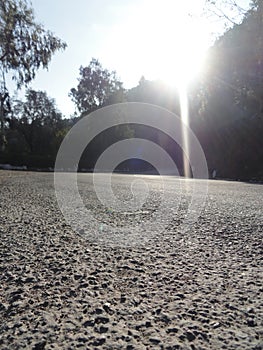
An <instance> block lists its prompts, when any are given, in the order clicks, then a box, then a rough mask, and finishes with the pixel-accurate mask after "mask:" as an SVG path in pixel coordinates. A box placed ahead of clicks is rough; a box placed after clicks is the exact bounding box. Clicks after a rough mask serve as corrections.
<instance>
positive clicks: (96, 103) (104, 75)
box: [69, 58, 124, 113]
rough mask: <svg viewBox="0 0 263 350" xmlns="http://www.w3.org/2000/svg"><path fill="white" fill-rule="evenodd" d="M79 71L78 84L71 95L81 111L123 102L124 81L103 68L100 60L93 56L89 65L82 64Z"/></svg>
mask: <svg viewBox="0 0 263 350" xmlns="http://www.w3.org/2000/svg"><path fill="white" fill-rule="evenodd" d="M79 73H80V77H79V79H78V82H79V83H78V86H77V88H72V89H71V90H70V94H69V96H70V97H71V98H72V101H73V102H74V103H75V104H76V106H77V108H78V110H79V111H80V112H81V113H83V112H92V111H94V110H96V109H97V108H99V107H102V106H104V105H106V104H110V103H112V102H114V103H116V102H122V100H123V94H124V90H123V87H122V82H121V81H119V80H118V79H117V77H116V73H115V72H110V71H109V70H107V69H105V68H103V67H102V65H101V64H100V63H99V61H98V60H96V59H95V58H93V59H92V60H91V62H90V64H89V65H88V67H83V66H81V67H80V69H79Z"/></svg>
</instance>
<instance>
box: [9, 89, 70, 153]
mask: <svg viewBox="0 0 263 350" xmlns="http://www.w3.org/2000/svg"><path fill="white" fill-rule="evenodd" d="M8 123H9V126H10V130H13V131H14V130H16V134H14V135H13V136H14V137H13V139H12V142H11V143H12V144H13V145H14V144H15V143H19V142H18V139H17V132H18V133H19V139H20V140H21V138H22V139H23V144H24V146H25V148H24V151H25V152H27V153H29V154H53V153H54V152H55V151H56V150H57V144H58V142H57V140H56V139H57V137H58V135H61V129H63V127H64V123H63V120H62V114H61V113H60V112H59V111H58V110H57V107H56V105H55V100H54V99H52V98H49V97H48V96H47V94H46V92H43V91H34V90H28V91H27V92H26V100H25V101H24V102H23V101H16V103H15V104H14V115H13V116H12V117H10V118H8ZM9 136H10V138H12V135H9Z"/></svg>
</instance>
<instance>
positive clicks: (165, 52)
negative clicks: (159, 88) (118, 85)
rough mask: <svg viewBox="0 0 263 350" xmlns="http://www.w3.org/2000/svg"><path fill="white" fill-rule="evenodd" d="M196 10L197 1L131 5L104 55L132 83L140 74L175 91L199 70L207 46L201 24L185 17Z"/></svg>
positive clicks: (187, 0) (153, 1)
mask: <svg viewBox="0 0 263 350" xmlns="http://www.w3.org/2000/svg"><path fill="white" fill-rule="evenodd" d="M197 8H199V10H200V9H201V7H200V0H185V1H175V0H163V1H158V0H151V1H149V0H145V1H144V2H139V3H137V2H135V5H134V7H132V8H131V10H130V12H131V13H130V19H129V20H127V18H126V19H125V22H123V23H122V24H121V25H120V24H118V25H117V26H116V27H115V28H114V30H113V33H112V35H111V36H110V37H109V41H108V47H107V53H105V54H104V56H106V57H108V61H110V65H111V66H112V67H117V71H118V73H119V74H120V76H121V78H122V79H123V80H125V81H130V82H132V83H133V84H136V83H138V81H139V79H140V77H141V75H144V76H145V77H146V79H149V80H154V79H161V80H164V81H165V82H166V83H168V84H169V85H172V86H175V87H178V88H179V87H180V86H181V85H182V84H184V85H187V84H188V83H189V82H190V81H191V80H193V79H194V78H195V77H196V75H197V74H198V73H199V72H200V70H201V69H202V64H203V62H204V57H205V54H206V50H207V48H208V46H209V30H208V28H207V27H206V24H205V22H202V21H201V19H200V18H199V19H198V17H191V16H190V15H189V13H196V11H197ZM134 79H136V81H134ZM133 86H134V85H133Z"/></svg>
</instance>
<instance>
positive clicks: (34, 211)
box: [0, 172, 263, 350]
mask: <svg viewBox="0 0 263 350" xmlns="http://www.w3.org/2000/svg"><path fill="white" fill-rule="evenodd" d="M85 176H86V177H85ZM116 178H117V180H116V181H115V187H116V189H117V192H118V190H119V192H120V193H124V192H125V191H126V186H125V183H126V182H127V179H128V177H125V176H119V177H117V175H116ZM85 179H87V180H85ZM151 181H152V183H153V191H152V197H150V199H149V201H148V204H147V205H146V207H145V210H144V211H142V212H141V213H140V214H139V215H144V213H146V214H145V215H146V216H147V215H149V210H150V209H151V205H152V207H153V206H156V205H157V204H156V202H158V200H155V199H156V198H157V197H158V190H157V187H158V186H157V185H158V178H157V177H155V178H154V179H152V180H151ZM81 183H82V185H81ZM81 183H80V188H81V186H83V193H84V196H85V191H86V197H85V198H84V202H85V203H86V204H87V206H89V205H90V206H91V207H96V208H97V209H98V210H97V215H98V217H100V216H101V218H102V221H105V220H106V221H107V220H108V221H109V220H110V222H111V223H112V224H115V225H116V226H118V225H121V224H122V225H125V222H124V221H123V222H121V220H123V219H121V217H119V216H118V215H116V216H114V215H113V214H112V213H110V214H109V213H108V212H107V210H106V209H107V208H106V209H105V208H104V209H103V207H99V206H98V202H97V200H96V198H95V195H94V193H93V190H92V185H91V175H83V178H82V181H81ZM118 184H119V185H118ZM155 185H156V186H157V187H156V189H154V186H155ZM84 187H85V188H84ZM0 191H1V202H0V206H1V222H0V234H1V240H0V319H1V323H0V348H1V349H9V350H10V349H23V348H26V349H35V350H41V349H127V350H128V349H130V350H131V349H167V350H168V349H254V350H256V349H257V350H259V349H262V348H263V340H262V338H263V331H262V330H263V327H262V320H263V300H262V292H263V286H262V280H263V279H262V277H263V270H262V256H263V254H262V253H263V250H262V236H263V234H262V198H263V187H262V186H261V185H251V184H245V183H234V182H221V181H210V182H209V193H208V196H207V203H206V206H205V210H204V211H203V212H202V213H201V216H200V218H199V220H198V221H197V222H196V223H195V224H194V225H193V227H192V233H191V234H189V235H184V234H182V233H180V230H179V228H178V225H179V223H178V220H176V219H175V220H174V221H173V222H171V223H170V224H169V225H168V226H167V227H166V229H165V230H164V231H163V232H162V233H160V235H155V236H153V237H151V239H149V241H148V242H146V243H145V244H143V243H142V244H137V245H135V246H130V247H129V246H127V247H123V246H118V245H114V244H113V245H109V244H103V243H99V242H96V240H89V236H87V237H86V238H85V237H84V236H81V235H78V234H76V233H74V232H73V230H72V229H71V227H70V226H69V225H68V224H67V223H66V222H65V220H64V218H63V216H62V214H61V212H60V210H59V208H58V205H57V202H56V198H55V195H54V186H53V175H52V174H41V173H30V172H28V173H26V172H0ZM171 195H175V193H173V192H172V191H171ZM184 200H185V201H186V202H187V196H185V198H184V196H183V198H182V203H183V201H184ZM151 201H152V203H151ZM93 204H94V205H93ZM147 208H148V211H147ZM167 210H169V208H167ZM180 210H183V209H182V208H181V209H179V211H180ZM179 216H180V213H178V217H179ZM109 217H110V219H109ZM141 219H142V218H141V216H140V220H141ZM129 220H131V218H129ZM145 235H147V232H145Z"/></svg>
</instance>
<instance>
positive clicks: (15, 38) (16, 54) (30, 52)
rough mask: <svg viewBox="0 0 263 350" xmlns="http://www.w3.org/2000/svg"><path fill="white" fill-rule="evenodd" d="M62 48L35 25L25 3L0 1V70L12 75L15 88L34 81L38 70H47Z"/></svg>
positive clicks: (62, 44) (46, 32) (63, 46)
mask: <svg viewBox="0 0 263 350" xmlns="http://www.w3.org/2000/svg"><path fill="white" fill-rule="evenodd" d="M65 47H66V43H64V42H63V41H62V40H60V39H59V38H57V37H55V36H54V35H53V34H52V33H51V32H50V31H46V30H45V29H44V28H43V27H42V25H40V24H37V23H36V22H35V17H34V12H33V9H32V8H31V6H30V3H29V2H28V1H27V0H5V1H1V2H0V65H1V70H2V72H3V73H7V72H10V73H11V74H12V78H13V79H14V80H15V81H16V83H17V87H18V88H19V87H21V86H22V85H23V84H28V83H29V82H30V81H31V80H32V79H34V78H35V75H36V71H37V70H38V69H39V68H41V67H43V68H47V67H48V64H49V62H50V60H51V57H52V55H53V54H54V53H55V52H56V51H57V50H60V49H65ZM1 78H2V77H1Z"/></svg>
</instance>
